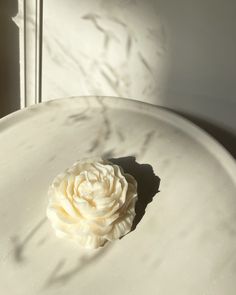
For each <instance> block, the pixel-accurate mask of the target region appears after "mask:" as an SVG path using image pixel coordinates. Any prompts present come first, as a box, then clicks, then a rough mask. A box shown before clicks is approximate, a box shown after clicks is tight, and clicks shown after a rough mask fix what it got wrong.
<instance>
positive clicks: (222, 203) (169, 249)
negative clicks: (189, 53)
mask: <svg viewBox="0 0 236 295" xmlns="http://www.w3.org/2000/svg"><path fill="white" fill-rule="evenodd" d="M0 141H1V149H0V191H1V196H0V202H1V204H0V278H1V284H0V293H1V294H8V295H26V294H27V295H28V294H34V295H38V294H43V295H44V294H47V295H49V294H50V295H52V294H57V295H64V294H77V293H78V291H79V292H80V293H81V294H84V295H86V294H88V295H91V294H95V293H96V294H101V295H106V294H107V295H108V294H109V295H110V294H111V293H112V294H114V295H116V294H117V295H118V294H119V295H120V294H129V295H130V294H136V295H138V294H142V295H143V294H155V295H156V294H168V295H172V294H173V295H176V294H180V295H189V294H191V295H202V294H207V295H222V294H227V295H234V294H235V280H236V271H235V265H236V254H235V246H236V198H235V191H236V183H235V175H236V167H235V162H234V160H233V159H232V158H231V157H230V156H229V155H228V154H227V152H226V151H225V150H224V149H223V148H221V147H220V146H219V145H218V144H217V143H216V142H215V141H213V140H212V139H211V138H209V137H208V136H207V135H206V134H205V133H203V132H202V131H201V130H199V129H198V128H196V127H194V126H192V125H191V124H189V123H188V122H186V121H184V120H183V119H181V118H179V117H177V116H175V115H173V114H171V113H169V112H167V111H164V110H162V109H158V108H154V107H151V106H148V105H144V104H141V103H136V102H134V101H132V102H130V101H124V100H120V99H117V98H115V99H109V98H106V99H103V98H97V99H95V98H88V97H86V98H74V99H67V100H56V101H54V102H48V103H45V104H43V105H40V106H35V107H32V108H30V109H27V110H23V111H20V112H18V113H16V114H13V115H11V116H9V117H7V118H5V119H3V120H1V121H0ZM68 143H70V144H68ZM94 143H96V144H94ZM16 151H17V152H16ZM104 154H109V155H110V156H112V157H115V158H118V157H125V156H131V155H135V156H136V161H137V162H138V163H140V164H149V165H151V166H152V168H153V170H154V173H155V174H156V175H158V176H159V177H160V178H161V183H160V192H159V193H158V194H157V195H156V196H155V197H154V198H153V201H152V202H151V203H150V204H149V205H148V206H147V208H146V213H145V215H144V217H143V218H142V220H141V221H140V223H139V224H138V225H137V228H136V229H135V230H134V231H132V232H131V233H130V234H128V235H127V236H125V238H123V239H121V240H118V241H115V242H114V243H109V244H108V245H107V246H106V247H103V248H101V249H99V250H96V251H92V252H88V251H86V250H83V249H78V247H76V246H73V245H72V244H71V243H68V242H67V241H65V240H62V239H58V238H57V237H56V236H55V235H54V232H53V230H52V228H51V225H50V222H48V221H47V219H46V216H45V212H46V207H47V204H48V197H47V190H48V187H49V185H50V183H51V182H52V180H53V178H54V176H55V175H57V174H58V173H60V172H61V171H64V170H65V169H66V168H67V167H69V166H70V165H71V163H73V162H74V161H76V160H77V159H80V158H86V157H95V156H98V155H104Z"/></svg>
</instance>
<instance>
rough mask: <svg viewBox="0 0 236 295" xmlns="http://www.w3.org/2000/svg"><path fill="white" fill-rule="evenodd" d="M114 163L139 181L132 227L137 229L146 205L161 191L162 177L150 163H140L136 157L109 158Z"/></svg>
mask: <svg viewBox="0 0 236 295" xmlns="http://www.w3.org/2000/svg"><path fill="white" fill-rule="evenodd" d="M109 161H111V162H112V163H113V164H116V165H119V166H120V167H122V168H123V170H124V172H126V173H129V174H131V175H132V176H134V178H135V179H136V181H137V183H138V200H137V202H136V205H135V213H136V215H135V218H134V221H133V225H132V229H131V230H135V228H136V226H137V225H138V224H139V222H140V221H141V219H142V218H143V216H144V214H145V211H146V207H147V205H148V204H149V203H151V202H152V200H153V198H154V196H156V194H157V193H158V192H159V186H160V178H159V177H158V176H157V175H155V174H154V172H153V168H152V166H151V165H149V164H139V163H137V162H136V159H135V157H123V158H116V159H115V158H112V159H109Z"/></svg>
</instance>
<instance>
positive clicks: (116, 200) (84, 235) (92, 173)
mask: <svg viewBox="0 0 236 295" xmlns="http://www.w3.org/2000/svg"><path fill="white" fill-rule="evenodd" d="M49 197H50V199H49V205H48V208H47V216H48V218H49V220H50V221H51V224H52V227H53V228H54V229H55V232H56V235H57V236H59V237H63V238H69V239H71V240H74V241H75V242H77V243H79V244H80V245H81V246H83V247H85V248H89V249H95V248H98V247H100V246H103V245H104V244H105V243H106V242H107V241H112V240H116V239H119V238H120V237H122V236H124V235H125V234H127V233H128V232H129V231H130V230H131V227H132V223H133V219H134V216H135V202H136V199H137V182H136V180H135V179H134V178H133V176H131V175H129V174H126V173H124V172H123V170H122V168H120V167H119V166H118V165H114V164H112V163H110V162H108V161H104V160H101V159H99V160H96V161H94V160H88V159H87V160H83V161H78V162H76V163H75V164H74V165H73V166H72V167H71V168H69V169H67V170H66V171H65V173H63V174H59V175H58V176H57V177H56V178H55V179H54V180H53V183H52V185H51V186H50V188H49Z"/></svg>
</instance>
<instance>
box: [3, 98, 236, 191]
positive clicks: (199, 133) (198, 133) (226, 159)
mask: <svg viewBox="0 0 236 295" xmlns="http://www.w3.org/2000/svg"><path fill="white" fill-rule="evenodd" d="M67 100H87V101H89V102H91V105H92V103H94V102H96V103H98V102H99V103H100V100H102V102H106V106H108V105H109V104H110V105H112V106H113V107H114V108H118V109H119V106H121V105H122V104H123V106H125V105H126V106H128V107H129V108H130V109H129V110H132V109H135V110H136V111H139V112H140V111H141V112H142V111H145V112H146V113H147V114H148V115H152V116H153V117H159V118H161V119H162V120H164V121H167V122H168V123H169V124H171V125H174V126H177V127H178V128H180V129H181V130H184V131H185V132H186V133H187V134H188V135H189V136H190V137H192V138H194V139H195V140H196V141H197V142H199V143H200V144H201V145H202V146H204V147H205V148H206V149H207V150H208V152H210V153H211V154H212V155H213V156H214V157H215V158H216V160H218V161H219V162H220V163H221V165H222V166H223V167H224V168H225V169H226V171H227V172H228V174H229V176H230V178H231V179H232V181H233V182H234V184H235V185H236V177H235V175H236V161H235V159H234V157H233V156H232V155H231V154H230V153H229V152H228V151H227V149H226V148H225V147H224V146H223V145H222V144H221V143H220V142H218V141H217V140H216V139H215V138H214V137H213V136H212V135H210V134H209V133H208V132H207V131H205V130H204V129H202V128H201V127H199V126H198V125H196V124H195V123H193V122H192V121H190V120H189V119H187V118H185V117H183V116H181V115H179V114H176V113H175V112H174V111H172V110H169V109H166V108H165V107H162V106H158V105H155V104H151V103H147V102H143V101H140V100H136V99H133V98H132V99H131V98H124V97H115V96H96V95H83V96H70V97H63V98H56V99H49V100H48V101H44V102H41V103H39V104H34V105H31V106H28V107H26V108H23V109H19V110H17V111H15V112H12V113H10V114H8V115H7V116H5V117H3V118H1V119H0V136H1V133H2V130H3V131H4V130H5V129H7V127H9V125H10V126H12V125H14V124H15V123H17V122H18V121H19V120H20V119H21V118H22V116H24V118H25V114H26V112H27V111H29V110H35V109H40V108H42V107H43V106H46V105H53V104H54V103H62V104H63V102H64V101H67ZM114 102H116V103H114ZM117 102H120V103H117ZM33 114H34V113H33V112H32V113H31V114H30V117H32V115H33ZM163 117H164V118H163ZM9 121H12V122H11V123H10V124H9ZM174 123H176V124H174ZM4 125H5V126H4ZM194 135H195V136H194Z"/></svg>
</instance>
